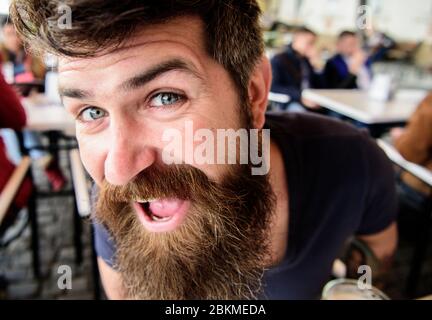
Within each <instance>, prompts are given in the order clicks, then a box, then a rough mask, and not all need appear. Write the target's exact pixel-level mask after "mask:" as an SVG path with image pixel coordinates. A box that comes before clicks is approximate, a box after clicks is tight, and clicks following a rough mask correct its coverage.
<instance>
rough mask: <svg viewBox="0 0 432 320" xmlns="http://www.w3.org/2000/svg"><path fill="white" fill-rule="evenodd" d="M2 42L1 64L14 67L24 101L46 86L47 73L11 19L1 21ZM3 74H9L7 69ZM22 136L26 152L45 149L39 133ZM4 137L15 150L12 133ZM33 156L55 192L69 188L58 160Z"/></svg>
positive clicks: (15, 81)
mask: <svg viewBox="0 0 432 320" xmlns="http://www.w3.org/2000/svg"><path fill="white" fill-rule="evenodd" d="M2 41H3V42H2V43H1V44H0V63H1V64H2V66H3V67H4V66H5V65H7V64H9V65H11V66H13V84H14V87H15V89H16V91H17V92H19V93H20V95H22V96H24V97H25V96H27V95H29V94H30V91H31V90H32V89H33V88H35V86H36V87H37V88H38V87H39V88H40V87H41V83H42V84H43V81H44V78H45V72H46V70H45V66H44V63H43V62H42V61H41V60H40V59H38V58H36V57H33V56H32V55H30V54H28V53H27V52H26V51H25V49H24V46H23V43H22V41H21V39H20V38H19V37H18V35H17V33H16V31H15V27H14V25H13V24H12V22H11V21H10V19H9V17H6V18H4V19H3V21H2ZM3 72H4V73H5V72H6V71H5V69H4V68H3ZM42 86H43V85H42ZM23 135H24V145H25V147H26V148H28V149H31V148H32V147H35V146H40V145H43V143H42V138H41V136H40V134H39V133H35V132H29V131H23ZM3 136H4V138H5V140H6V143H7V145H8V147H9V146H11V147H10V148H11V149H12V148H13V147H12V145H13V144H14V143H15V144H16V141H15V139H13V138H14V137H13V136H11V135H10V134H9V133H4V134H3ZM14 149H16V148H14ZM30 155H31V157H32V158H34V159H38V162H39V164H40V166H41V167H42V168H43V169H44V171H45V174H46V176H47V178H48V181H49V183H50V185H51V187H52V189H53V190H54V191H59V190H61V189H62V188H63V187H64V185H65V184H66V178H65V176H64V175H63V172H62V171H61V169H60V166H59V163H58V160H57V159H56V158H55V157H53V156H52V155H50V154H48V153H47V152H44V151H40V150H31V152H30Z"/></svg>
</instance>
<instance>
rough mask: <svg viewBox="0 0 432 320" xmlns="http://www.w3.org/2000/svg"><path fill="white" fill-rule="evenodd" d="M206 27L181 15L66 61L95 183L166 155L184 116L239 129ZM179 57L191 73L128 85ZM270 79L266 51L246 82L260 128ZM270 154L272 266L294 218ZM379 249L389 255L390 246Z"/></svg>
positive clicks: (279, 164)
mask: <svg viewBox="0 0 432 320" xmlns="http://www.w3.org/2000/svg"><path fill="white" fill-rule="evenodd" d="M184 30H187V32H184ZM202 30H203V29H202V23H201V21H200V20H199V19H197V18H194V17H183V18H177V19H173V20H171V21H170V22H168V23H165V24H163V25H154V26H152V27H151V28H147V29H142V30H139V32H137V34H136V36H135V37H133V38H132V39H130V40H128V41H126V43H125V47H123V48H122V49H120V50H117V51H115V52H110V53H107V54H104V55H101V56H99V57H96V58H87V59H66V58H63V59H61V60H60V65H59V74H60V88H61V91H62V94H63V100H64V104H65V106H66V108H67V110H68V111H69V112H71V113H72V114H73V115H74V116H75V117H77V138H78V141H79V145H80V152H81V157H82V160H83V162H84V165H85V167H86V169H87V170H88V172H89V173H90V175H91V176H92V178H93V179H94V180H95V181H96V183H98V184H100V183H102V181H103V180H104V179H105V180H106V181H107V182H109V183H110V184H112V185H117V186H121V185H124V184H126V183H128V182H129V181H130V180H131V179H132V178H134V177H135V176H136V175H137V174H138V173H140V172H141V171H143V170H145V169H146V168H148V167H149V166H151V165H152V164H153V163H154V162H155V161H157V160H158V159H160V156H161V150H162V148H163V146H164V142H163V141H162V139H161V137H162V133H163V130H164V129H165V128H175V129H178V130H179V131H180V132H184V121H185V120H186V119H188V120H192V121H193V124H194V130H197V129H199V128H211V129H217V128H238V127H239V123H240V114H241V112H240V111H239V104H238V103H237V100H238V98H237V92H236V88H235V86H234V84H233V82H232V80H231V79H230V77H229V75H228V73H227V71H226V70H224V68H223V67H222V66H220V65H218V64H217V63H216V62H215V61H214V60H212V59H211V58H210V57H209V56H208V54H207V52H206V51H205V48H204V45H203V43H204V41H203V33H202ZM173 59H177V60H181V61H184V62H185V63H186V64H187V65H188V66H189V69H191V70H192V71H193V72H185V71H183V70H171V71H169V72H166V73H163V74H161V75H159V76H158V77H156V78H155V79H153V80H152V81H150V82H148V83H146V84H145V85H143V86H140V87H139V88H136V89H133V90H131V89H130V88H129V89H128V90H124V89H125V88H122V86H121V85H122V83H124V82H125V81H126V80H127V79H130V78H131V77H134V76H136V75H137V74H139V73H141V72H143V71H146V70H148V69H150V68H152V67H154V66H155V65H160V64H161V63H163V62H165V61H167V60H173ZM102 79H103V81H101V80H102ZM270 83H271V71H270V66H269V62H268V60H267V59H266V58H265V57H263V58H262V60H261V62H260V63H259V64H258V65H257V66H256V68H255V70H254V72H253V74H252V75H251V79H250V81H249V86H248V92H249V98H250V108H251V114H252V123H253V127H254V128H258V129H259V128H262V127H263V125H264V120H265V117H264V113H265V110H266V106H267V94H268V91H269V87H270ZM83 91H87V92H83ZM167 91H169V92H175V93H180V94H182V95H184V96H185V97H186V98H184V99H181V101H180V102H178V103H175V105H174V106H173V107H172V108H168V109H164V108H157V107H155V105H157V103H158V101H159V100H158V98H157V97H156V98H155V94H157V93H160V92H167ZM77 93H79V94H77ZM83 93H86V95H85V96H84V95H83ZM89 106H95V107H98V108H100V109H97V110H100V111H102V115H103V116H101V117H100V118H99V119H98V120H96V121H90V122H88V121H87V122H86V121H85V119H87V117H86V116H87V115H88V114H87V113H84V114H83V113H82V111H83V110H86V108H88V107H89ZM270 155H271V157H270V173H269V174H270V182H271V185H272V188H273V190H274V192H275V194H276V196H277V204H276V212H275V214H274V215H273V220H272V222H271V231H270V238H271V241H270V243H271V256H270V257H269V258H268V261H269V262H268V265H269V266H270V265H275V264H277V263H278V262H280V261H281V260H282V259H283V256H284V252H285V249H286V246H287V232H288V220H289V213H288V190H287V184H286V183H287V182H286V180H285V179H280V177H284V176H285V169H284V165H283V160H282V156H281V153H280V150H279V149H278V148H277V146H276V145H275V144H273V143H272V144H271V148H270ZM194 166H196V167H197V168H199V169H201V170H202V171H203V172H204V173H206V174H207V175H208V176H209V177H211V178H213V179H215V180H216V181H218V178H219V177H221V176H222V175H223V173H224V172H226V171H227V170H228V168H227V165H197V164H196V165H194ZM381 238H383V239H385V240H389V241H390V243H391V242H392V239H391V238H388V237H387V233H386V232H385V231H384V232H383V234H382V235H376V236H374V237H373V238H371V239H372V240H373V241H372V242H371V243H375V241H376V242H379V243H380V248H381V242H380V241H379V240H380V239H381ZM387 243H389V242H387ZM389 249H390V250H391V249H392V247H390V248H389ZM381 252H383V253H385V254H388V252H387V250H386V248H382V250H381V249H380V253H381ZM98 262H99V267H100V272H101V277H102V282H103V285H104V288H105V290H106V293H107V295H108V297H109V298H111V299H120V298H122V297H123V296H122V288H121V283H120V277H119V275H118V274H117V273H116V272H115V271H114V270H112V269H111V268H109V267H108V266H107V265H106V264H105V263H104V262H103V261H102V260H101V259H99V260H98Z"/></svg>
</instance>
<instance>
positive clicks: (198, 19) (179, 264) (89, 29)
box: [11, 0, 396, 299]
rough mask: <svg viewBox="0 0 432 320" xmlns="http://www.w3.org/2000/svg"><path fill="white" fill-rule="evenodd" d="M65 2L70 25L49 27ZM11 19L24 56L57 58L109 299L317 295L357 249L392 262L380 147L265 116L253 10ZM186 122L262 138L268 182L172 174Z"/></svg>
mask: <svg viewBox="0 0 432 320" xmlns="http://www.w3.org/2000/svg"><path fill="white" fill-rule="evenodd" d="M60 4H61V5H62V8H64V7H65V6H66V7H68V8H69V9H70V10H69V11H70V12H71V13H72V20H71V28H67V27H58V26H57V25H56V21H61V19H62V15H63V14H64V11H62V10H59V8H58V5H60ZM11 9H12V10H11V11H12V16H13V21H14V23H15V26H16V28H17V30H18V31H19V32H20V33H21V35H22V36H23V38H24V39H25V40H26V42H27V43H28V44H29V46H30V47H31V48H32V49H33V50H34V51H39V52H44V51H49V52H51V53H53V54H55V55H57V56H58V57H59V86H60V93H61V96H62V98H63V102H64V105H65V107H66V108H67V110H68V111H69V112H70V113H71V114H72V115H73V116H74V117H75V118H76V129H77V130H76V134H77V139H78V141H79V148H80V153H81V157H82V160H83V163H84V165H85V167H86V169H87V171H88V172H89V174H90V175H91V177H92V178H93V179H94V181H95V184H96V186H97V188H96V189H97V191H96V194H97V195H96V200H95V211H94V215H93V216H94V223H95V232H96V235H95V237H96V241H95V245H96V250H97V252H98V256H99V257H98V263H99V268H100V271H101V277H102V282H103V284H104V288H105V291H106V293H107V295H108V297H109V298H113V299H121V298H128V299H256V298H268V299H271V298H287V299H313V298H318V297H319V295H320V291H321V288H322V286H323V284H324V283H325V282H326V281H327V280H328V279H329V276H330V273H331V267H332V263H333V261H334V259H335V258H336V257H337V256H338V255H339V254H340V253H341V250H342V249H343V247H344V245H345V243H346V241H347V239H349V238H350V237H352V236H356V237H358V238H359V239H361V240H362V241H364V242H365V243H367V244H368V245H369V247H370V248H371V249H372V250H373V252H374V253H375V255H376V256H377V257H378V258H380V259H382V260H385V259H387V258H388V257H389V256H391V255H392V253H393V251H394V249H395V244H396V228H395V223H394V220H395V214H396V209H395V192H394V184H393V176H392V168H391V165H390V164H389V162H388V160H387V159H386V157H385V156H384V154H383V153H382V152H381V151H380V150H379V149H378V148H377V147H376V145H375V143H374V142H373V141H372V140H371V139H370V138H369V137H368V136H367V135H366V134H365V133H363V132H360V131H357V130H356V129H354V128H352V127H350V126H348V125H345V124H343V123H339V122H336V121H333V120H329V119H326V118H324V117H320V116H316V115H306V114H304V115H303V114H290V115H284V116H281V115H267V116H266V115H265V111H266V108H267V96H268V92H269V88H270V84H271V78H272V77H271V67H270V64H269V62H268V60H267V58H266V57H265V55H264V50H263V41H262V35H261V30H260V24H259V18H260V9H259V6H258V4H257V3H256V1H255V0H182V1H173V0H158V1H132V0H123V1H118V0H65V1H61V3H59V1H54V0H40V1H33V0H15V1H13V2H12V7H11ZM186 122H188V123H190V122H192V123H193V127H194V132H195V133H196V132H197V131H198V130H201V129H207V130H210V131H211V132H214V133H215V137H216V136H217V134H216V132H217V131H218V130H221V129H226V130H229V129H232V130H233V131H234V132H238V130H241V129H247V132H248V138H249V142H251V141H253V139H252V136H253V135H252V133H253V130H259V131H260V133H261V134H260V137H261V138H260V139H258V140H259V142H260V143H258V146H253V145H250V148H251V149H252V148H255V149H258V150H259V151H260V154H262V155H263V156H264V155H265V154H267V153H268V156H266V157H265V161H267V163H268V166H269V172H268V174H253V169H254V167H255V166H256V161H255V160H256V159H253V158H252V157H251V156H250V155H251V154H252V153H250V154H249V155H248V158H249V161H247V163H242V162H241V161H240V159H241V152H240V153H239V154H236V155H235V157H234V159H235V160H236V161H234V163H230V161H219V162H216V163H211V162H202V161H196V158H194V157H190V153H191V152H193V151H191V150H189V151H188V150H180V151H181V152H175V156H176V157H177V161H175V163H170V164H167V163H166V162H164V161H163V159H164V156H163V154H164V150H165V148H166V145H167V144H166V142H167V141H166V140H165V139H164V137H166V135H165V134H166V132H167V130H176V132H179V133H180V134H182V135H186V133H185V123H186ZM263 129H268V130H270V136H271V139H270V141H269V143H268V144H266V143H264V142H265V139H264V136H265V134H264V131H263ZM185 139H186V137H185ZM207 139H210V138H209V137H208V136H207ZM201 142H202V141H201ZM207 142H208V141H207ZM218 142H220V141H218ZM182 146H183V144H181V146H179V148H182ZM193 146H194V147H198V146H200V141H196V140H194V144H193ZM222 146H223V147H226V148H222V151H224V152H225V151H226V150H228V147H229V146H228V143H227V144H225V143H222ZM235 146H236V148H234V151H236V152H237V151H239V150H240V149H241V144H240V143H238V140H237V143H235ZM216 149H217V150H216ZM231 150H232V149H231ZM266 150H268V152H266ZM207 151H208V152H212V151H215V152H216V153H217V152H221V150H220V148H216V147H215V150H213V149H211V148H210V149H207ZM226 156H230V155H229V154H227V155H226ZM215 158H216V159H222V160H224V159H225V158H226V157H217V155H216V157H215ZM191 159H192V160H191Z"/></svg>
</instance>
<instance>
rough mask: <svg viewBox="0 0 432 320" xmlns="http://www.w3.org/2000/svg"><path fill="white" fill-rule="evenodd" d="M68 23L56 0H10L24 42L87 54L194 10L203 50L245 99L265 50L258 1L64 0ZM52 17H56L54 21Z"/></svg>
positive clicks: (71, 53) (39, 47)
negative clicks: (200, 23) (68, 25)
mask: <svg viewBox="0 0 432 320" xmlns="http://www.w3.org/2000/svg"><path fill="white" fill-rule="evenodd" d="M61 4H62V5H67V6H69V8H70V9H71V12H72V28H71V29H61V28H57V27H51V26H50V23H49V21H58V19H60V18H61V17H62V14H63V13H61V12H60V13H59V10H58V5H59V1H58V0H38V1H35V0H13V1H12V4H11V17H12V19H13V22H14V24H15V27H16V28H17V31H18V32H19V33H20V34H21V35H22V37H23V38H24V41H25V42H26V43H27V44H29V45H30V47H31V48H32V49H33V50H36V51H37V52H41V51H48V52H51V53H54V54H57V55H63V56H68V57H91V56H95V55H96V54H97V53H100V52H101V51H103V50H106V49H109V50H110V49H112V50H114V49H115V48H117V47H119V46H120V45H121V44H122V43H123V42H124V41H125V40H126V39H127V38H128V37H129V36H131V35H132V34H133V32H134V31H135V30H137V28H139V27H142V26H148V25H152V24H156V23H162V22H165V21H167V20H169V19H171V18H175V17H179V16H185V15H197V16H199V17H200V18H201V19H202V21H203V22H204V26H205V42H206V43H205V45H206V48H207V52H208V53H209V55H210V56H211V57H213V58H214V59H215V60H216V61H217V62H218V63H220V64H221V65H222V66H223V67H224V68H225V69H226V70H227V71H228V72H229V73H230V75H231V77H232V79H233V80H234V82H235V84H236V85H237V86H238V88H239V89H240V98H241V99H247V97H248V94H247V85H248V82H249V79H250V76H251V73H252V71H253V69H254V67H255V66H256V65H257V63H258V62H259V60H260V58H261V56H262V55H263V52H264V45H263V39H262V32H261V27H260V22H259V18H260V15H261V10H260V7H259V5H258V4H257V2H256V0H145V1H136V0H121V1H119V0H64V1H62V2H61ZM53 19H55V20H53Z"/></svg>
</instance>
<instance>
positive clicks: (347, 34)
mask: <svg viewBox="0 0 432 320" xmlns="http://www.w3.org/2000/svg"><path fill="white" fill-rule="evenodd" d="M345 37H357V33H355V32H354V31H350V30H344V31H342V32H341V33H339V35H338V40H340V39H342V38H345Z"/></svg>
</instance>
